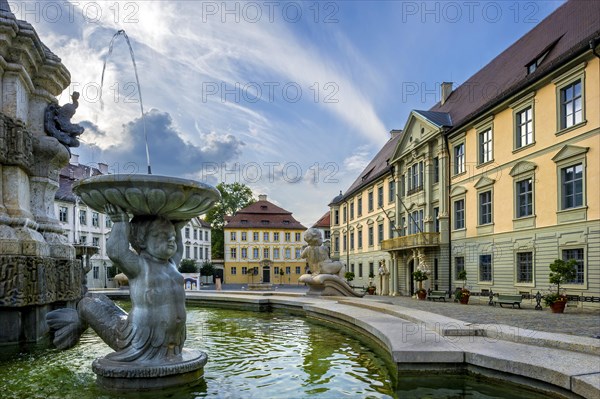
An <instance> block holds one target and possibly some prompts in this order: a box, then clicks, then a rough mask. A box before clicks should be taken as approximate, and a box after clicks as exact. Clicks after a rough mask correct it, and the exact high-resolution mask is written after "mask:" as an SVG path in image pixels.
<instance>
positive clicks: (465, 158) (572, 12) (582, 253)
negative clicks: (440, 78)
mask: <svg viewBox="0 0 600 399" xmlns="http://www.w3.org/2000/svg"><path fill="white" fill-rule="evenodd" d="M598 15H599V14H598V5H597V4H596V3H594V2H588V1H569V2H567V3H565V4H564V5H562V6H561V7H560V8H558V9H557V10H556V11H555V12H554V13H552V14H551V15H550V16H548V17H547V18H546V19H545V20H543V21H542V22H541V23H540V24H539V25H538V26H536V27H535V28H534V29H533V30H531V31H530V32H528V33H527V34H526V35H525V36H524V37H522V38H521V39H520V40H518V41H517V42H515V43H514V44H513V45H512V46H510V47H509V48H508V49H507V50H505V51H504V52H503V53H502V54H500V55H499V56H498V57H496V58H495V59H494V60H492V61H491V62H490V63H489V64H488V65H487V66H485V67H484V68H483V69H481V70H480V71H478V72H477V73H476V74H475V75H473V76H472V77H471V78H470V79H468V80H467V81H466V82H465V83H464V84H462V85H461V86H459V87H458V88H457V89H456V90H455V91H453V92H451V93H450V92H449V93H446V95H445V96H444V97H445V101H443V102H440V103H438V104H437V105H436V106H434V107H433V108H432V109H431V110H430V111H432V112H436V113H446V114H447V115H448V118H449V120H451V122H452V123H451V126H447V127H445V128H444V129H443V130H444V133H445V135H446V138H447V148H448V153H449V158H450V165H449V168H450V169H449V175H450V176H449V177H450V193H449V208H450V214H449V223H450V228H451V254H450V257H451V268H452V277H453V278H455V277H456V273H457V272H458V271H460V270H462V269H466V271H467V276H468V285H469V286H470V287H471V289H472V291H484V292H487V291H488V290H492V291H493V292H499V293H529V294H535V293H536V292H537V291H542V292H543V291H545V290H547V289H548V287H549V268H548V265H549V264H550V263H551V262H552V261H553V260H554V259H556V258H561V259H576V260H577V262H578V266H577V277H576V279H575V280H574V281H572V282H571V283H569V284H567V285H565V286H564V288H566V290H567V294H568V295H571V296H573V299H575V297H578V298H579V300H584V301H585V300H586V298H585V297H588V300H589V297H591V296H596V297H597V296H598V293H599V292H600V228H599V226H600V224H599V223H600V196H599V194H598V187H599V183H600V182H599V180H600V161H599V159H600V153H599V151H600V136H599V133H600V117H599V114H600V98H599V97H600V62H599V53H600V42H599V40H600V34H599V30H598V27H599V26H600V20H599V19H598ZM459 284H461V283H460V282H456V281H453V282H452V288H455V287H456V286H457V285H459Z"/></svg>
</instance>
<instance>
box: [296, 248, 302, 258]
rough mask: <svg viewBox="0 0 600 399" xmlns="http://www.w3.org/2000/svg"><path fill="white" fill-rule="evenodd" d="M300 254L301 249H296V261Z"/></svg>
mask: <svg viewBox="0 0 600 399" xmlns="http://www.w3.org/2000/svg"><path fill="white" fill-rule="evenodd" d="M301 254H302V249H301V248H296V259H300V255H301Z"/></svg>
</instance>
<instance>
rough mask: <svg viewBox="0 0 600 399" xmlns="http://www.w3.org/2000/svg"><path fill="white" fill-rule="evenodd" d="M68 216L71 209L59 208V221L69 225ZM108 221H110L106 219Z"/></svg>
mask: <svg viewBox="0 0 600 399" xmlns="http://www.w3.org/2000/svg"><path fill="white" fill-rule="evenodd" d="M68 215H69V208H67V207H66V206H61V207H60V208H58V220H60V221H61V222H63V223H67V221H68V220H69V218H68ZM106 220H110V219H109V218H106Z"/></svg>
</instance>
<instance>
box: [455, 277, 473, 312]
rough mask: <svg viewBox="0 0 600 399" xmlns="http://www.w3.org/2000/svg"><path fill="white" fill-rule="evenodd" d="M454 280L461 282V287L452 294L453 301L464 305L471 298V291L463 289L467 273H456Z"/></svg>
mask: <svg viewBox="0 0 600 399" xmlns="http://www.w3.org/2000/svg"><path fill="white" fill-rule="evenodd" d="M456 279H457V280H462V281H463V286H462V288H461V289H460V290H456V293H455V294H454V299H456V300H457V301H459V302H460V303H461V304H463V305H466V304H468V303H469V298H470V297H471V291H469V290H468V289H467V288H465V285H466V284H467V271H466V270H461V271H460V272H458V275H457V276H456Z"/></svg>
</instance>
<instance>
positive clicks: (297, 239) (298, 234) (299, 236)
mask: <svg viewBox="0 0 600 399" xmlns="http://www.w3.org/2000/svg"><path fill="white" fill-rule="evenodd" d="M294 236H295V238H296V242H300V241H302V234H300V233H296V234H294Z"/></svg>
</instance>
